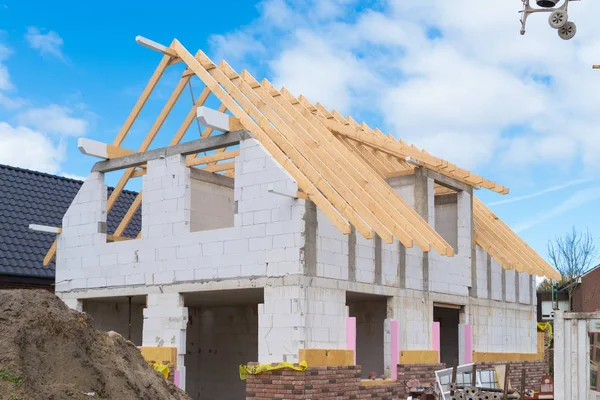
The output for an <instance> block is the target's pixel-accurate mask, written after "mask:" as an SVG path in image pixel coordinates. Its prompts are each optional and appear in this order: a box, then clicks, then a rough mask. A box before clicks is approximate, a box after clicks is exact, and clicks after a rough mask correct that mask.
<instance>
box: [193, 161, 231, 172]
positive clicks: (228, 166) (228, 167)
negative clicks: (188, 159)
mask: <svg viewBox="0 0 600 400" xmlns="http://www.w3.org/2000/svg"><path fill="white" fill-rule="evenodd" d="M234 167H235V163H234V162H228V163H223V164H215V165H209V166H207V167H204V168H201V170H202V171H207V172H220V171H228V170H231V169H233V168H234Z"/></svg>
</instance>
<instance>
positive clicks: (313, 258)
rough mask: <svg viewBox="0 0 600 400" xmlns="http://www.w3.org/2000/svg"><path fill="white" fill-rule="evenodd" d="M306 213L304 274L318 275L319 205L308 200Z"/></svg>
mask: <svg viewBox="0 0 600 400" xmlns="http://www.w3.org/2000/svg"><path fill="white" fill-rule="evenodd" d="M305 204H306V206H305V207H306V210H305V213H304V247H303V249H302V251H303V252H304V274H305V275H308V276H316V275H317V225H318V222H317V206H316V205H315V203H313V202H312V201H307V202H306V203H305Z"/></svg>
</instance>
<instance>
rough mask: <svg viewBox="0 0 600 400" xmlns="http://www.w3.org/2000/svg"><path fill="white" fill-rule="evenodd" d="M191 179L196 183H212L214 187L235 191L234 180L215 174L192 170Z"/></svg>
mask: <svg viewBox="0 0 600 400" xmlns="http://www.w3.org/2000/svg"><path fill="white" fill-rule="evenodd" d="M190 178H192V179H194V180H196V181H201V182H206V183H212V184H213V185H217V186H223V187H226V188H229V189H233V188H234V185H235V184H234V179H233V178H230V177H228V176H224V175H220V174H213V173H212V172H207V171H203V170H201V169H197V168H190Z"/></svg>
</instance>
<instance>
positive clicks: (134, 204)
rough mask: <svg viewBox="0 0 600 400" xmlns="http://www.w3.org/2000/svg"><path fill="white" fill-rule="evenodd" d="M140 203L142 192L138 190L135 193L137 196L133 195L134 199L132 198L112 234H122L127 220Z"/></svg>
mask: <svg viewBox="0 0 600 400" xmlns="http://www.w3.org/2000/svg"><path fill="white" fill-rule="evenodd" d="M141 204H142V192H139V193H138V194H137V196H135V199H134V200H133V202H132V203H131V205H130V206H129V209H128V210H127V213H125V215H124V216H123V219H122V220H121V222H120V223H119V226H117V229H115V234H114V236H121V235H123V232H125V229H127V226H128V225H129V222H131V219H132V218H133V216H134V215H135V213H136V211H137V209H138V208H139V207H140V205H141Z"/></svg>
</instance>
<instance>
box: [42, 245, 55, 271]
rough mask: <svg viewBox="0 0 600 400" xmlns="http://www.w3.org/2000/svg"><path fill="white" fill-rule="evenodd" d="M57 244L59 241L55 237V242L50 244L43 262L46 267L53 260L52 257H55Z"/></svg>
mask: <svg viewBox="0 0 600 400" xmlns="http://www.w3.org/2000/svg"><path fill="white" fill-rule="evenodd" d="M56 244H57V241H56V239H55V240H54V242H53V243H52V246H50V248H49V249H48V252H47V253H46V256H45V257H44V262H43V264H44V266H45V267H47V266H48V265H50V263H51V262H52V259H53V258H54V255H55V254H56Z"/></svg>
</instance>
